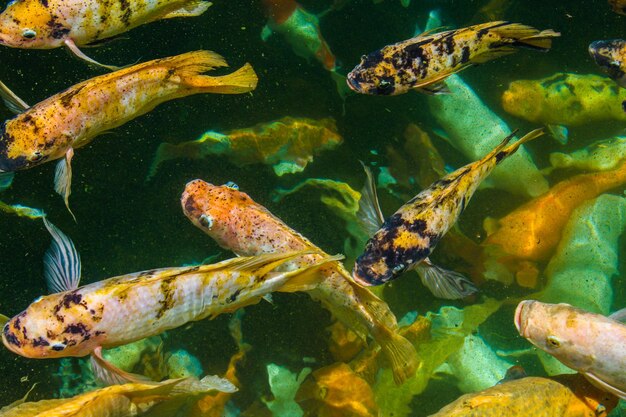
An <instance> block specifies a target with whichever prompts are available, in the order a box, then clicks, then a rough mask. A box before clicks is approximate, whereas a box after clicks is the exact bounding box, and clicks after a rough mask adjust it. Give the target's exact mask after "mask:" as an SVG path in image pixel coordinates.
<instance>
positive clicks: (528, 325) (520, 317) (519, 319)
mask: <svg viewBox="0 0 626 417" xmlns="http://www.w3.org/2000/svg"><path fill="white" fill-rule="evenodd" d="M587 314H588V313H586V312H584V311H582V310H579V309H577V308H575V307H572V306H571V305H569V304H564V303H561V304H548V303H542V302H539V301H536V300H525V301H522V302H521V303H519V304H518V306H517V309H516V310H515V319H514V320H515V327H516V328H517V331H518V332H519V334H520V335H521V336H523V337H525V338H526V339H527V340H528V341H529V342H531V343H532V344H533V345H535V346H536V347H538V348H539V349H541V350H543V351H545V352H547V353H549V354H550V355H552V356H554V357H555V358H556V359H558V360H559V361H561V362H562V363H563V364H565V365H566V366H568V367H570V368H572V369H575V370H584V369H589V367H590V366H592V365H593V363H594V361H595V359H594V358H595V355H594V353H593V351H592V349H593V348H592V343H588V342H592V340H589V339H590V338H592V339H593V337H592V335H593V334H594V332H595V330H594V328H593V323H592V321H591V320H589V318H588V317H587Z"/></svg>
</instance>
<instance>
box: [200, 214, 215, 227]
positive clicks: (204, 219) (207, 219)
mask: <svg viewBox="0 0 626 417" xmlns="http://www.w3.org/2000/svg"><path fill="white" fill-rule="evenodd" d="M200 224H201V225H202V226H204V227H206V228H207V229H210V228H211V227H213V217H211V216H209V215H207V214H203V215H202V216H200Z"/></svg>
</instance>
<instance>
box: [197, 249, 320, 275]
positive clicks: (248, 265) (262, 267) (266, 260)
mask: <svg viewBox="0 0 626 417" xmlns="http://www.w3.org/2000/svg"><path fill="white" fill-rule="evenodd" d="M313 253H318V254H320V252H319V251H313V250H303V251H297V252H277V253H264V254H263V255H257V256H247V257H239V258H233V259H231V260H229V261H225V262H221V263H219V264H217V265H223V264H225V265H224V266H227V267H230V268H233V269H234V270H237V271H254V273H256V274H259V275H265V274H267V273H268V272H270V271H271V270H273V269H276V268H277V267H279V266H280V265H282V264H284V263H285V262H287V261H290V260H292V259H294V258H297V257H300V256H303V255H310V254H313ZM207 266H208V265H207Z"/></svg>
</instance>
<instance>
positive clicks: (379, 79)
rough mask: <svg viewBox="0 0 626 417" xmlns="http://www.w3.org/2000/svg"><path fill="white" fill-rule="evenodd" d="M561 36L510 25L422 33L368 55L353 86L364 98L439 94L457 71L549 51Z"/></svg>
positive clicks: (357, 70) (350, 76)
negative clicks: (530, 52)
mask: <svg viewBox="0 0 626 417" xmlns="http://www.w3.org/2000/svg"><path fill="white" fill-rule="evenodd" d="M557 36H560V34H559V33H557V32H555V31H553V30H551V29H548V30H544V31H541V32H540V31H539V30H537V29H535V28H533V27H531V26H526V25H522V24H520V23H510V22H505V21H497V22H489V23H483V24H481V25H475V26H469V27H466V28H463V29H457V30H449V31H446V32H440V33H436V34H434V35H424V34H423V35H420V36H417V37H415V38H412V39H408V40H406V41H403V42H399V43H396V44H393V45H388V46H385V47H384V48H382V49H379V50H378V51H375V52H372V53H370V54H369V55H364V56H363V57H362V58H361V63H360V64H359V65H357V66H356V67H355V68H354V69H353V70H352V71H351V72H350V73H349V74H348V79H347V80H348V85H349V86H350V88H351V89H352V90H354V91H356V92H358V93H362V94H373V95H385V96H390V95H397V94H404V93H406V92H407V91H409V90H411V89H415V90H418V91H421V92H424V93H429V94H434V93H438V92H442V91H443V90H445V86H444V85H443V84H441V82H442V81H443V80H444V79H445V78H447V77H448V76H450V75H452V74H454V73H456V72H459V71H461V70H463V69H465V68H467V67H469V66H471V65H476V64H481V63H483V62H487V61H490V60H492V59H494V58H497V57H499V56H502V55H507V54H510V53H513V52H515V51H516V50H517V48H519V47H525V48H531V49H536V50H539V51H547V50H548V49H550V47H551V46H552V38H554V37H557Z"/></svg>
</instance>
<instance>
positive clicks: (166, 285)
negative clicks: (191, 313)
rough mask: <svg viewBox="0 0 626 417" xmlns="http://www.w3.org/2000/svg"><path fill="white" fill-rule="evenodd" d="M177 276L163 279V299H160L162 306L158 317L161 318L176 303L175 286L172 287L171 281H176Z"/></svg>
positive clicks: (157, 314)
mask: <svg viewBox="0 0 626 417" xmlns="http://www.w3.org/2000/svg"><path fill="white" fill-rule="evenodd" d="M175 279H176V277H175V276H174V277H170V278H166V279H164V280H163V281H161V294H162V295H163V299H162V300H160V301H159V304H161V307H160V308H159V311H157V313H156V318H157V319H160V318H161V317H163V315H164V314H165V313H166V312H167V311H168V310H169V309H171V308H172V307H173V305H174V297H173V293H174V288H172V286H171V283H172V281H174V280H175Z"/></svg>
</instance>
